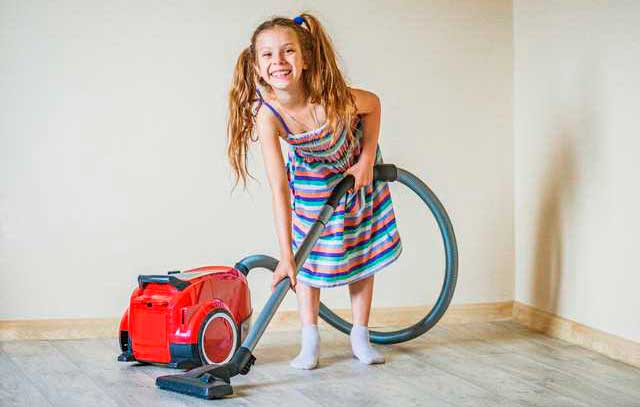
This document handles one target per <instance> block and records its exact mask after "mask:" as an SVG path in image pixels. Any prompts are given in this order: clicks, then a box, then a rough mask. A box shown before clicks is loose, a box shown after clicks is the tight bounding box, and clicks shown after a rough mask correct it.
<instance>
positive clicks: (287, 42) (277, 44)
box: [256, 27, 307, 90]
mask: <svg viewBox="0 0 640 407" xmlns="http://www.w3.org/2000/svg"><path fill="white" fill-rule="evenodd" d="M256 52H257V59H258V61H257V66H256V69H257V71H258V73H259V75H260V77H261V78H262V79H263V80H264V81H265V82H266V83H267V84H269V85H270V86H271V87H272V88H274V89H280V90H291V89H293V88H295V87H297V86H298V85H299V83H301V82H299V81H300V80H301V79H302V71H303V70H305V69H306V68H307V67H306V64H305V62H304V58H303V55H302V49H301V47H300V41H298V36H297V34H296V33H295V32H294V31H293V30H292V29H290V28H286V27H275V28H272V29H269V30H265V31H263V32H261V33H260V34H259V35H258V38H256Z"/></svg>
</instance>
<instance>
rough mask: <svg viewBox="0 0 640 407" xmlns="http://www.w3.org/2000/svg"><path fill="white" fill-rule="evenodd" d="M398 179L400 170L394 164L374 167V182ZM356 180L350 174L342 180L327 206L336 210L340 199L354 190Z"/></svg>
mask: <svg viewBox="0 0 640 407" xmlns="http://www.w3.org/2000/svg"><path fill="white" fill-rule="evenodd" d="M396 179H398V169H397V168H396V166H395V165H393V164H376V165H375V166H374V167H373V180H374V181H386V182H393V181H395V180H396ZM354 182H355V179H354V178H353V175H351V174H349V175H347V176H346V177H344V178H343V179H342V181H340V182H339V183H338V185H336V186H335V187H334V188H333V191H332V192H331V195H330V196H329V199H327V202H326V205H330V206H331V207H332V208H333V209H334V210H335V209H336V208H337V207H338V203H339V202H340V199H342V197H343V196H344V195H345V194H346V193H347V191H348V190H349V189H351V188H353V184H354Z"/></svg>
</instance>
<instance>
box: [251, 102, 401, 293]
mask: <svg viewBox="0 0 640 407" xmlns="http://www.w3.org/2000/svg"><path fill="white" fill-rule="evenodd" d="M260 102H261V103H264V104H265V105H266V106H267V107H268V108H269V109H270V110H271V111H272V112H273V113H274V114H275V115H276V116H277V117H278V118H279V119H280V121H281V122H282V124H283V126H284V128H285V130H286V131H287V138H286V141H287V144H288V145H289V151H288V154H287V163H286V169H287V176H288V180H289V188H290V191H291V209H292V249H293V251H294V252H295V251H296V250H297V249H298V247H299V246H300V245H301V243H302V241H303V239H304V237H305V236H306V234H307V232H308V231H309V229H310V228H311V225H312V224H313V223H314V222H315V220H316V219H317V217H318V214H319V213H320V209H321V208H322V206H323V205H324V203H325V202H326V200H327V198H328V197H329V195H331V191H332V190H333V187H334V186H336V185H337V184H338V183H339V182H340V181H341V180H342V178H343V177H344V176H343V173H344V172H345V171H346V170H347V169H348V168H349V167H351V166H352V165H353V164H355V163H356V162H357V160H358V157H359V155H360V152H361V143H360V141H361V139H362V126H361V122H358V124H357V126H356V130H355V131H354V141H353V142H351V144H349V143H348V142H347V134H346V130H344V131H343V132H342V134H340V136H338V137H335V136H334V134H333V132H332V131H331V129H330V128H329V126H328V125H327V124H324V125H323V126H321V127H319V128H317V129H314V130H311V131H308V132H305V133H298V134H293V133H291V131H289V128H288V127H287V125H286V123H285V121H284V120H283V118H282V116H281V115H280V113H279V112H278V111H277V110H276V109H275V108H273V106H271V105H270V104H269V103H267V102H266V101H264V100H263V99H262V98H260ZM381 162H382V155H381V153H380V147H379V146H378V147H377V149H376V163H381ZM401 252H402V243H401V241H400V235H399V233H398V228H397V225H396V220H395V215H394V211H393V203H392V200H391V193H390V191H389V186H388V185H387V183H386V182H373V183H372V184H370V185H368V186H365V187H363V188H361V189H360V190H359V191H357V192H353V193H347V194H346V195H345V197H343V198H342V200H341V201H340V203H339V205H338V207H337V208H336V211H335V212H334V214H333V215H332V217H331V219H330V220H329V222H328V224H327V226H326V228H325V230H324V231H323V232H322V234H321V235H320V238H319V239H318V241H317V243H316V245H315V246H314V248H313V250H312V251H311V253H310V255H309V257H308V258H307V260H306V261H305V263H304V265H303V267H302V269H301V270H300V271H299V273H298V276H297V278H298V281H301V282H303V283H305V284H306V285H310V286H313V287H335V286H340V285H344V284H350V283H353V282H355V281H358V280H360V279H363V278H366V277H369V276H371V275H373V274H374V273H375V272H377V271H379V270H381V269H383V268H384V267H385V266H387V265H389V264H391V263H392V262H393V261H394V260H396V259H397V258H398V256H400V253H401Z"/></svg>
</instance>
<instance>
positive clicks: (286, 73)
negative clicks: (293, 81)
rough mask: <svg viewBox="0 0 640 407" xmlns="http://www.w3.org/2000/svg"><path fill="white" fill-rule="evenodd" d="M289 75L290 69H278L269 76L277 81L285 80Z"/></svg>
mask: <svg viewBox="0 0 640 407" xmlns="http://www.w3.org/2000/svg"><path fill="white" fill-rule="evenodd" d="M290 74H291V69H280V70H277V71H273V72H271V76H272V77H274V78H278V79H282V78H286V77H287V76H289V75H290Z"/></svg>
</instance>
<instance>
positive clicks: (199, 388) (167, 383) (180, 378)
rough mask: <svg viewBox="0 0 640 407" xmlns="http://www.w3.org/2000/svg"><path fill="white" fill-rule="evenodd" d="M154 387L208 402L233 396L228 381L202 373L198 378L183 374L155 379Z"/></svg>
mask: <svg viewBox="0 0 640 407" xmlns="http://www.w3.org/2000/svg"><path fill="white" fill-rule="evenodd" d="M156 386H158V387H160V388H161V389H164V390H170V391H175V392H178V393H182V394H188V395H189V396H195V397H199V398H202V399H209V400H211V399H219V398H223V397H225V396H228V395H230V394H233V388H232V387H231V384H230V382H229V380H225V378H220V377H216V376H214V375H212V374H210V373H203V374H202V375H200V376H187V375H184V374H176V375H168V376H160V377H158V378H157V379H156Z"/></svg>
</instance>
